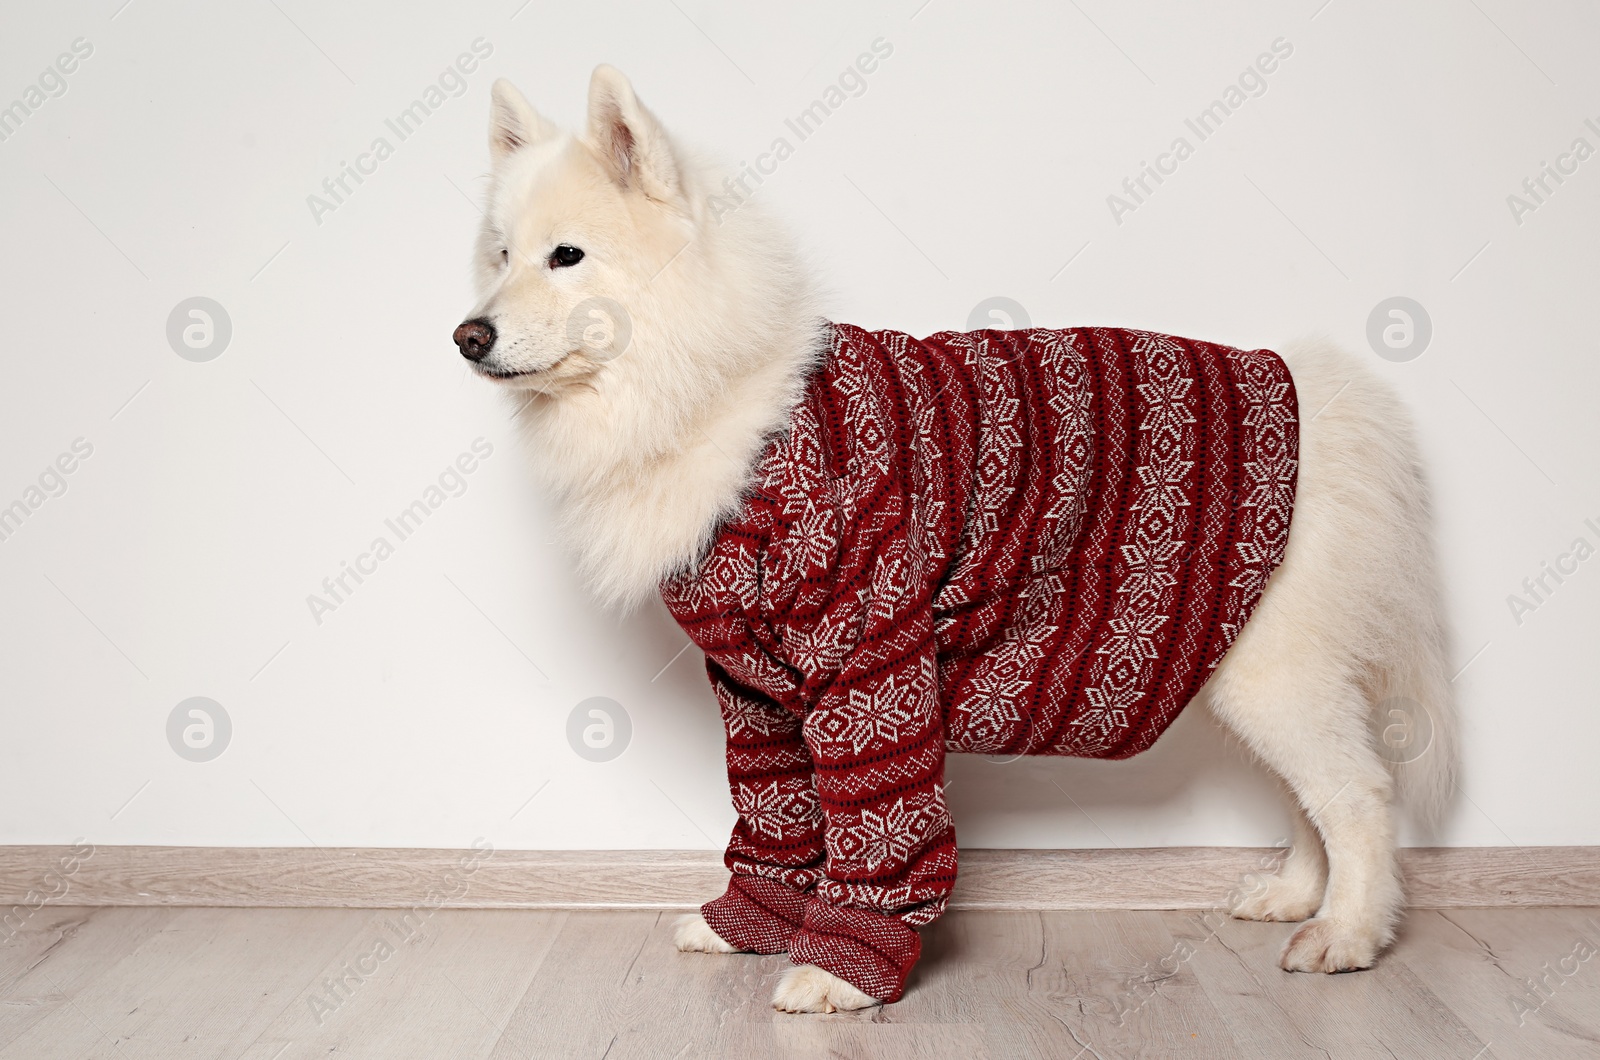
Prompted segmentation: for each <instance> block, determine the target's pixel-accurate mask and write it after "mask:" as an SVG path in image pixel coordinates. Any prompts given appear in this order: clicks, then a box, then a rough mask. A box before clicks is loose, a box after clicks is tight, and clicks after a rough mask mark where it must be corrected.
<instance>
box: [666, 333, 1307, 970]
mask: <svg viewBox="0 0 1600 1060" xmlns="http://www.w3.org/2000/svg"><path fill="white" fill-rule="evenodd" d="M1298 447H1299V424H1298V409H1297V403H1296V398H1295V392H1294V384H1293V381H1292V380H1291V379H1290V377H1289V373H1288V370H1287V369H1286V368H1285V367H1284V364H1283V362H1282V361H1281V360H1279V358H1278V357H1277V356H1276V355H1274V354H1272V353H1270V352H1268V351H1265V350H1255V351H1245V350H1236V349H1233V348H1231V347H1227V346H1218V345H1214V344H1211V343H1205V342H1196V341H1193V340H1189V339H1180V338H1175V337H1172V336H1168V335H1155V334H1151V333H1149V332H1142V331H1123V330H1116V329H1107V328H1093V329H1086V330H1078V331H1050V330H1043V329H1036V330H1031V331H1010V332H1005V331H980V332H971V333H965V334H958V333H950V332H942V333H940V334H937V335H933V336H931V337H929V338H927V339H922V340H917V339H913V338H911V337H910V336H908V335H904V334H901V333H898V332H892V331H880V332H866V331H862V330H861V329H859V328H855V327H851V326H849V325H836V326H835V329H834V342H833V346H832V348H831V349H830V350H829V352H828V354H827V356H826V357H825V359H824V360H823V362H822V363H821V365H820V366H819V367H818V368H817V370H816V372H815V373H814V375H813V377H812V379H811V382H810V386H809V388H808V389H807V391H806V394H805V397H804V399H803V401H802V402H801V404H800V405H799V406H798V407H796V409H795V411H794V415H793V419H792V422H791V425H790V429H789V431H788V433H787V434H785V435H784V436H782V437H781V438H778V439H776V440H775V441H773V442H772V443H771V444H770V445H769V446H768V448H767V449H766V451H765V453H764V455H763V457H762V459H761V462H760V464H759V466H758V467H757V468H756V469H755V473H754V476H753V484H752V487H751V489H750V491H749V494H748V496H747V498H746V501H745V504H744V506H743V508H742V509H741V511H740V512H739V513H738V514H737V515H735V516H734V517H733V518H732V519H730V520H728V521H727V522H726V523H725V524H723V525H722V526H721V527H720V528H719V529H718V532H717V535H716V537H715V540H714V541H713V543H712V545H711V548H710V550H709V552H708V553H707V555H706V556H705V558H704V560H703V562H702V563H701V564H700V565H699V567H698V569H696V570H693V571H690V572H686V573H684V574H682V575H680V576H678V577H675V578H673V579H670V580H668V581H667V582H666V583H664V584H663V586H662V595H663V597H664V598H665V600H666V602H667V606H668V608H669V609H670V610H671V611H672V613H673V615H674V617H676V618H677V620H678V622H679V623H680V624H681V625H682V626H683V628H684V629H685V631H687V632H688V634H689V636H690V638H691V639H693V641H694V642H695V643H696V644H697V645H698V646H699V647H700V648H701V649H702V650H704V651H705V653H706V667H707V670H708V672H709V673H710V676H711V682H712V686H713V688H714V689H715V691H716V693H717V699H718V701H719V703H720V705H721V709H722V716H723V720H724V722H725V724H726V726H727V733H728V778H729V785H730V788H731V790H732V794H733V805H734V809H735V810H736V811H737V813H738V818H739V819H738V822H737V823H736V824H735V826H734V830H733V837H732V840H731V841H730V843H729V845H728V852H727V864H728V868H729V869H730V870H731V871H732V873H733V878H732V882H731V884H730V886H729V889H728V892H727V894H725V895H724V896H723V897H721V898H718V899H716V900H715V901H712V902H709V903H707V904H706V906H705V907H704V910H703V911H704V913H705V916H706V919H707V921H708V922H709V923H710V924H711V926H712V928H713V929H714V930H715V931H716V932H717V933H718V934H719V935H721V936H722V937H723V938H724V939H726V940H728V941H729V942H731V943H733V944H734V945H736V946H738V947H740V948H741V949H748V950H755V951H758V952H762V953H780V952H784V951H788V953H789V954H790V956H791V957H792V958H793V959H794V960H795V961H797V962H800V963H810V964H816V965H818V966H820V967H822V968H825V969H827V970H828V971H830V972H833V973H834V974H835V975H838V976H840V977H841V978H843V979H845V980H847V981H849V982H851V983H853V984H855V985H856V986H857V987H859V988H861V989H862V990H864V991H866V992H867V993H868V994H871V995H872V996H874V997H877V998H881V999H883V1000H886V1001H892V1000H895V999H897V998H898V997H899V996H900V993H901V991H902V989H903V987H904V984H905V976H906V973H907V972H908V971H909V970H910V968H911V966H912V964H914V963H915V961H916V958H917V955H918V952H919V943H918V940H917V934H916V932H915V931H914V930H912V929H913V928H914V927H916V926H918V925H921V924H926V923H928V922H930V921H932V920H933V919H935V918H936V917H937V916H938V915H939V914H940V913H941V912H943V911H944V907H945V903H946V902H947V900H948V898H949V895H950V889H951V887H952V885H953V884H954V882H955V876H956V846H955V831H954V828H953V826H952V824H951V822H950V816H949V813H948V812H947V810H946V808H945V799H944V787H943V778H944V756H945V753H946V752H948V751H978V752H986V753H997V754H1060V755H1080V756H1089V757H1096V758H1125V757H1127V756H1129V755H1132V754H1136V753H1138V752H1139V751H1142V750H1144V749H1145V748H1146V747H1148V746H1150V744H1151V743H1152V742H1154V741H1155V739H1156V737H1157V736H1159V735H1160V734H1161V733H1162V731H1163V730H1165V729H1166V727H1167V726H1168V725H1169V724H1171V722H1172V720H1173V718H1175V717H1176V716H1177V714H1178V712H1179V711H1180V710H1182V709H1183V706H1184V705H1185V704H1186V703H1188V701H1189V700H1190V699H1191V698H1192V697H1193V696H1194V694H1195V692H1196V691H1198V690H1199V688H1200V686H1201V685H1202V684H1204V683H1205V680H1206V678H1207V677H1208V676H1209V675H1210V673H1211V671H1212V669H1214V668H1215V667H1216V665H1217V663H1218V662H1219V661H1220V660H1221V658H1222V656H1223V654H1224V653H1225V652H1226V651H1227V649H1228V646H1229V645H1230V644H1231V643H1232V642H1233V639H1234V637H1235V636H1236V635H1237V634H1238V632H1239V630H1240V629H1241V628H1242V627H1243V625H1244V622H1245V620H1246V619H1247V618H1249V616H1250V612H1251V610H1252V609H1253V608H1254V607H1255V605H1256V601H1257V600H1258V599H1259V598H1260V596H1261V592H1262V589H1263V587H1264V586H1265V584H1266V580H1267V577H1268V575H1270V574H1271V573H1272V571H1273V569H1274V568H1275V567H1276V566H1277V565H1278V563H1279V562H1280V561H1281V560H1282V558H1283V551H1284V547H1285V544H1286V543H1287V540H1288V533H1289V518H1290V514H1291V512H1292V511H1293V507H1294V492H1295V477H1296V469H1297V454H1298Z"/></svg>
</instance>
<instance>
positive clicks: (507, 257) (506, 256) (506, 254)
mask: <svg viewBox="0 0 1600 1060" xmlns="http://www.w3.org/2000/svg"><path fill="white" fill-rule="evenodd" d="M510 261H511V252H510V251H508V250H506V248H505V247H501V248H500V264H502V265H505V264H507V263H509V262H510Z"/></svg>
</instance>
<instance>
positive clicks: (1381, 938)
mask: <svg viewBox="0 0 1600 1060" xmlns="http://www.w3.org/2000/svg"><path fill="white" fill-rule="evenodd" d="M490 153H491V164H492V169H491V177H492V180H491V187H490V191H489V196H488V204H487V207H486V210H485V213H484V220H483V224H482V228H481V230H480V232H479V235H478V241H477V251H476V257H475V271H476V279H477V288H478V292H479V300H478V304H477V305H476V307H475V308H474V309H473V311H472V312H471V313H470V314H469V316H468V320H467V322H466V323H464V324H462V325H461V326H460V327H459V328H458V329H457V330H456V335H455V339H456V342H457V344H458V346H459V347H460V349H461V352H462V354H463V355H464V356H465V357H466V358H467V359H468V361H469V362H470V364H471V366H472V368H473V369H474V370H475V371H476V372H477V373H478V374H479V375H481V376H483V377H484V378H486V379H489V380H491V381H493V382H495V383H496V384H498V385H499V386H501V387H504V388H505V389H507V390H509V391H511V392H512V394H513V397H514V398H515V400H516V401H517V402H518V404H519V406H520V411H519V416H520V419H521V422H522V425H523V427H524V428H525V430H526V433H527V434H528V436H529V437H530V439H531V441H532V443H533V447H534V449H535V451H536V452H537V472H538V474H539V476H540V477H541V478H542V480H543V481H544V483H545V484H546V485H547V486H548V487H549V488H550V489H551V490H552V492H553V493H554V494H555V495H556V496H557V497H558V498H559V500H560V502H561V505H562V512H563V515H564V527H565V534H566V538H567V541H568V543H569V545H570V547H571V549H572V551H573V552H574V554H575V555H576V557H577V559H578V561H579V563H580V564H581V568H582V571H583V572H584V574H585V575H586V576H587V578H588V579H589V581H590V582H591V583H592V585H593V586H594V588H595V590H596V592H597V593H598V595H599V596H600V597H601V598H602V599H603V600H604V601H606V602H608V603H617V604H623V605H632V604H635V603H638V602H639V601H641V600H642V599H644V598H645V597H646V596H648V595H649V594H651V593H653V592H655V591H656V590H657V588H658V586H661V585H662V584H663V582H667V581H670V580H671V579H672V578H673V577H675V576H678V575H680V574H682V572H685V571H689V570H692V569H694V568H695V566H696V564H698V563H699V562H701V561H702V559H703V558H704V556H705V554H706V551H707V549H708V547H709V545H710V543H711V542H712V540H713V537H714V534H715V533H716V532H717V530H718V527H719V526H720V525H722V524H723V523H724V522H725V521H726V520H728V519H731V518H733V517H735V516H736V515H738V513H739V512H740V511H741V507H742V505H743V504H744V503H745V498H746V496H747V493H748V491H749V489H750V488H751V483H752V480H753V478H754V476H755V475H756V474H757V472H758V465H759V464H760V461H761V460H762V454H763V452H764V450H765V449H766V447H767V446H768V444H769V442H770V441H771V440H772V439H773V438H775V437H781V436H782V435H783V434H784V433H785V431H786V430H788V429H789V427H790V426H791V418H792V417H793V416H794V415H795V414H796V413H795V410H796V408H797V405H798V404H799V403H800V402H801V400H802V396H803V393H804V391H805V387H806V382H807V378H808V374H809V373H810V372H811V371H812V370H813V369H814V368H815V366H816V364H817V363H818V360H819V358H820V357H821V356H823V354H824V352H825V351H824V349H823V347H824V346H825V345H826V343H827V341H828V335H829V330H828V326H827V325H826V324H824V323H822V321H821V316H820V314H819V311H818V304H817V300H816V295H815V294H814V290H815V289H814V286H813V283H812V280H811V277H810V276H809V274H808V272H807V270H806V269H805V268H804V267H803V265H802V264H801V260H800V257H799V255H798V254H797V252H796V249H795V247H794V246H793V245H792V244H791V242H790V241H789V239H788V238H787V237H786V235H785V234H784V233H783V232H782V230H781V229H780V228H779V227H778V226H776V225H775V224H773V223H772V221H771V220H770V219H769V218H767V217H766V216H764V215H763V213H762V211H761V210H760V208H759V206H758V205H757V204H753V203H744V204H741V205H740V206H739V207H738V208H737V209H735V210H732V211H731V212H729V211H727V210H725V209H723V208H721V207H719V206H714V204H713V203H712V201H711V200H712V198H713V197H714V196H716V195H717V194H719V193H720V192H721V190H722V187H723V184H722V181H723V176H724V175H725V174H724V171H722V170H719V169H717V168H715V167H713V166H711V165H708V164H706V163H704V162H702V161H700V160H698V159H697V158H695V157H694V156H693V155H691V154H690V153H689V152H688V151H686V150H685V149H684V147H683V146H682V145H680V144H678V143H677V142H675V141H673V140H672V139H671V138H669V136H668V135H667V133H666V131H665V130H664V129H663V128H662V126H661V125H660V123H659V122H658V121H657V120H656V118H655V117H654V116H653V115H652V114H651V113H650V112H649V111H648V110H646V109H645V107H644V106H643V105H642V104H641V103H640V102H639V101H638V99H637V98H636V97H635V95H634V93H633V90H632V88H631V86H630V85H629V83H628V81H627V80H626V79H625V78H624V77H623V76H622V75H621V74H620V73H618V72H617V71H616V70H613V69H611V68H609V67H605V66H602V67H600V68H598V69H597V70H596V71H595V73H594V77H593V80H592V83H591V85H590V90H589V114H588V128H587V129H586V130H585V132H584V133H583V134H582V135H581V136H573V135H569V134H567V133H564V132H562V131H560V130H559V129H557V128H556V127H555V126H553V125H551V124H550V123H549V122H548V121H546V120H545V119H544V118H542V117H541V116H540V115H539V114H538V113H536V112H535V111H534V109H533V108H532V107H530V106H529V105H528V103H527V102H526V101H525V100H524V99H523V97H522V96H521V95H520V94H519V93H518V92H517V90H516V89H515V88H513V87H512V86H511V85H510V84H509V83H507V82H505V81H499V82H497V83H496V84H495V85H494V89H493V102H492V116H491V123H490ZM596 321H600V322H601V323H602V324H603V325H604V326H602V327H600V328H599V332H598V333H597V332H596V330H595V329H596V323H595V322H596ZM1282 357H1283V361H1284V362H1285V363H1286V364H1287V365H1288V368H1289V372H1290V374H1291V375H1292V378H1293V384H1294V390H1295V391H1296V392H1297V394H1298V399H1299V409H1300V416H1299V431H1300V438H1299V460H1300V467H1299V480H1298V488H1297V492H1296V494H1295V496H1294V501H1293V521H1292V524H1291V526H1290V529H1289V532H1288V540H1287V546H1286V551H1285V552H1284V555H1283V560H1282V563H1281V565H1279V566H1278V567H1277V569H1276V571H1275V572H1274V573H1273V574H1272V576H1271V578H1270V581H1268V582H1267V583H1266V587H1265V590H1264V592H1262V593H1261V595H1260V598H1259V602H1258V604H1257V606H1256V608H1255V610H1254V613H1253V617H1251V618H1250V619H1249V621H1248V623H1247V624H1246V625H1245V627H1244V629H1243V630H1242V631H1241V632H1239V633H1238V634H1237V638H1236V639H1234V640H1233V641H1232V646H1231V648H1226V655H1225V656H1223V657H1222V659H1221V663H1220V665H1218V666H1217V667H1216V669H1215V670H1214V671H1212V672H1211V676H1210V678H1209V680H1208V681H1207V682H1206V684H1205V687H1204V688H1203V689H1201V692H1200V694H1199V696H1197V697H1196V698H1198V699H1200V700H1202V701H1203V702H1205V703H1206V705H1207V706H1208V707H1209V708H1210V709H1211V710H1212V711H1213V712H1214V714H1215V715H1216V717H1217V718H1218V719H1220V720H1221V722H1222V723H1223V724H1224V725H1225V726H1226V727H1227V728H1229V729H1230V730H1232V731H1233V732H1234V733H1236V734H1237V735H1238V736H1239V738H1240V739H1242V740H1243V741H1244V742H1245V744H1246V745H1247V746H1249V748H1250V749H1251V750H1252V751H1253V752H1254V753H1255V754H1256V755H1257V756H1259V758H1260V759H1261V760H1262V761H1263V762H1264V763H1265V764H1266V765H1267V766H1268V767H1269V768H1270V769H1271V770H1272V771H1273V772H1274V773H1276V774H1277V775H1278V776H1279V777H1280V778H1282V780H1283V781H1284V782H1285V784H1286V785H1287V786H1288V788H1289V790H1290V792H1291V793H1292V795H1293V806H1294V810H1293V815H1294V839H1293V847H1292V849H1291V852H1290V854H1289V856H1288V857H1287V859H1286V860H1285V861H1284V862H1283V864H1282V865H1281V867H1280V868H1279V870H1278V872H1277V873H1276V874H1275V875H1273V876H1271V877H1270V878H1269V879H1268V880H1267V881H1266V882H1265V883H1264V884H1262V885H1258V886H1254V887H1252V888H1250V889H1248V890H1247V891H1244V892H1240V893H1242V894H1243V897H1241V898H1240V899H1239V900H1238V902H1237V903H1236V905H1235V906H1234V908H1233V910H1232V911H1233V914H1234V915H1235V916H1237V917H1243V918H1248V919H1255V920H1282V921H1305V923H1304V924H1302V925H1301V926H1300V927H1299V928H1298V929H1297V930H1296V931H1295V932H1294V933H1293V934H1292V935H1291V937H1290V938H1289V940H1288V943H1287V945H1286V947H1285V949H1284V951H1283V956H1282V961H1281V964H1282V967H1283V968H1284V969H1286V970H1290V971H1323V972H1338V971H1347V970H1352V969H1359V968H1366V967H1369V966H1370V965H1371V964H1372V963H1373V961H1374V960H1375V959H1376V958H1377V956H1378V954H1379V952H1380V951H1382V950H1383V949H1384V947H1385V946H1387V945H1388V944H1389V942H1390V941H1391V940H1392V939H1393V937H1394V932H1395V925H1396V922H1397V920H1398V918H1399V915H1400V912H1401V908H1402V902H1403V897H1402V894H1401V886H1400V879H1399V876H1398V874H1397V867H1396V860H1395V845H1396V841H1395V823H1394V820H1393V816H1394V811H1393V805H1394V793H1395V789H1396V782H1397V781H1398V782H1399V785H1400V787H1402V788H1403V789H1404V793H1405V794H1406V795H1407V796H1408V798H1409V801H1411V802H1412V803H1414V804H1415V807H1416V809H1417V810H1418V812H1419V813H1420V814H1421V815H1422V816H1424V817H1427V816H1430V815H1432V814H1434V813H1436V812H1437V811H1439V810H1440V809H1441V808H1442V807H1443V805H1444V803H1445V802H1446V800H1447V798H1448V796H1449V794H1450V792H1451V790H1452V787H1453V781H1452V775H1451V764H1452V762H1453V761H1454V753H1455V747H1454V732H1455V730H1454V726H1453V723H1452V715H1451V708H1450V703H1449V695H1448V692H1449V685H1448V681H1447V679H1446V676H1445V664H1444V632H1443V624H1442V621H1441V616H1440V604H1439V594H1438V591H1437V582H1436V575H1435V564H1434V557H1433V552H1432V547H1431V544H1430V540H1429V535H1428V527H1427V524H1428V511H1427V500H1426V493H1425V489H1424V486H1423V483H1422V479H1421V476H1420V473H1419V461H1418V456H1417V449H1416V445H1415V443H1414V440H1413V437H1412V430H1411V427H1410V426H1409V419H1408V416H1407V414H1406V412H1405V410H1404V409H1403V408H1402V407H1401V405H1400V404H1399V403H1398V402H1397V400H1396V399H1395V397H1394V396H1393V395H1392V394H1391V393H1390V391H1389V390H1388V389H1387V388H1386V387H1385V386H1383V385H1382V384H1381V383H1380V382H1379V381H1378V380H1377V379H1375V378H1374V377H1373V376H1371V375H1370V374H1368V372H1367V371H1366V370H1365V369H1364V368H1363V366H1362V365H1360V364H1359V363H1357V362H1356V361H1355V360H1354V359H1352V358H1350V357H1348V356H1346V355H1344V354H1341V353H1339V352H1337V351H1335V350H1333V349H1330V348H1328V347H1327V346H1325V345H1321V344H1302V345H1296V346H1291V347H1289V348H1287V349H1285V350H1284V351H1283V353H1282ZM729 709H730V706H729V704H728V703H727V702H726V701H725V702H724V710H725V713H726V711H727V710H729ZM741 709H742V708H741ZM1396 710H1399V711H1401V712H1403V713H1404V714H1407V715H1414V716H1415V720H1417V721H1418V722H1420V723H1425V724H1429V725H1431V732H1432V737H1431V740H1432V743H1431V746H1430V747H1428V748H1427V749H1426V753H1423V754H1421V755H1420V757H1416V758H1415V760H1414V761H1409V762H1407V763H1406V764H1404V765H1403V766H1399V765H1397V764H1396V762H1395V759H1396V758H1398V757H1401V756H1396V755H1393V754H1387V755H1386V754H1384V753H1382V750H1381V745H1380V743H1379V742H1378V740H1377V737H1376V731H1377V729H1378V728H1381V727H1382V726H1385V725H1388V724H1390V723H1392V722H1393V721H1394V720H1395V718H1394V717H1392V716H1391V715H1392V714H1393V712H1394V711H1396ZM1401 720H1406V719H1405V718H1402V719H1401ZM1405 757H1410V756H1405ZM811 805H812V807H813V809H814V802H813V803H812V804H811ZM830 853H835V852H832V851H830ZM950 872H951V874H952V876H953V872H954V863H953V854H952V860H951V863H950ZM941 908H942V906H941ZM936 913H937V910H935V912H934V914H933V915H936ZM799 915H800V914H798V913H797V914H796V916H799ZM927 919H931V916H930V917H928V918H927ZM912 922H913V923H919V922H925V921H912ZM677 939H678V946H679V948H680V949H684V950H701V951H708V952H731V951H733V950H734V949H735V947H734V946H733V945H731V944H730V943H729V942H727V941H725V940H724V939H723V938H722V937H720V936H719V935H718V933H717V932H716V931H714V930H713V929H712V927H711V926H710V925H709V924H708V923H707V921H706V920H705V919H704V918H703V917H702V916H701V915H699V914H696V915H693V916H690V917H686V918H685V919H684V921H682V922H681V923H680V926H679V929H678V936H677ZM750 948H755V947H754V946H751V947H750ZM764 952H777V950H776V949H767V950H765V951H764ZM799 959H800V958H799V957H798V956H797V957H796V960H797V961H799ZM879 1000H880V997H879V996H873V995H872V994H869V993H867V992H864V991H863V990H861V989H858V988H857V986H856V985H852V984H851V983H849V982H846V981H845V980H844V979H842V978H840V977H838V976H836V975H834V974H831V973H830V972H828V971H824V970H823V969H822V968H820V967H817V966H815V965H814V964H800V965H799V966H797V967H796V968H794V969H792V970H791V971H790V972H789V973H788V974H787V975H786V976H785V978H784V980H783V982H782V983H781V984H780V986H779V988H778V991H777V994H776V996H775V997H774V1002H773V1003H774V1004H775V1005H776V1006H777V1007H778V1008H780V1009H785V1010H789V1011H834V1010H837V1009H852V1008H860V1007H864V1006H866V1005H870V1004H875V1003H877V1002H878V1001H879Z"/></svg>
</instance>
